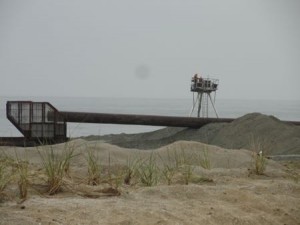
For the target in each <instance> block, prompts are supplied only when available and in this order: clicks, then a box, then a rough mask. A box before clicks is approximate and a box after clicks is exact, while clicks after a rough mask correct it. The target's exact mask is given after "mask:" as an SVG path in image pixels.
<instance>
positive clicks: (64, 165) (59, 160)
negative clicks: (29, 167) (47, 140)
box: [38, 146, 75, 195]
mask: <svg viewBox="0 0 300 225" xmlns="http://www.w3.org/2000/svg"><path fill="white" fill-rule="evenodd" d="M38 152H39V155H40V157H41V159H42V165H43V168H44V170H45V174H46V176H47V185H48V190H47V192H48V194H49V195H53V194H56V193H57V192H59V191H60V190H61V187H62V184H63V177H64V175H65V174H66V172H67V171H68V170H69V165H70V161H71V159H72V158H73V157H74V156H75V155H74V148H68V147H66V148H65V149H64V150H63V152H62V153H55V152H54V150H53V147H52V146H49V148H48V149H46V150H45V151H41V150H38Z"/></svg>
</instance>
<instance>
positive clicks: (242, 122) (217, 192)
mask: <svg viewBox="0 0 300 225" xmlns="http://www.w3.org/2000/svg"><path fill="white" fill-rule="evenodd" d="M298 131H299V127H297V126H295V125H290V124H284V123H282V122H281V121H279V120H278V119H276V118H274V117H270V116H265V115H262V114H249V115H246V116H244V117H242V118H239V119H237V120H235V121H233V122H232V123H229V124H209V125H207V126H205V127H203V128H201V129H198V130H190V129H184V128H165V129H161V130H158V131H154V132H149V133H142V134H133V135H127V134H120V135H107V136H102V137H99V136H98V137H96V136H95V137H85V138H84V139H80V138H79V139H73V140H71V141H69V142H68V143H63V144H57V145H49V146H47V145H45V146H39V147H27V148H24V147H5V146H2V147H0V156H1V157H0V159H1V168H0V174H1V176H0V178H1V179H0V184H1V183H2V184H1V185H2V188H1V189H2V190H1V189H0V190H1V191H0V199H1V201H0V224H3V225H4V224H20V225H21V224H22V225H23V224H123V225H125V224H128V225H129V224H172V225H173V224H188V225H190V224H230V225H231V224H270V225H271V224H272V225H274V224H278V225H279V224H280V225H284V224H286V225H291V224H300V222H299V221H300V183H299V178H300V161H299V159H297V157H295V156H297V155H299V147H300V146H299V145H298V142H299V140H300V139H299V138H298V136H299V133H298ZM203 137H206V139H204V138H203ZM255 137H259V138H255ZM283 137H284V138H283ZM205 140H206V141H205ZM205 142H206V143H205ZM229 146H232V147H231V148H230V147H229ZM290 153H293V155H292V156H291V154H290ZM68 154H70V155H71V157H69V158H67V157H66V156H68ZM274 156H277V157H275V158H276V160H277V161H274V160H272V159H275V158H274ZM283 156H288V157H287V158H285V157H283ZM64 157H65V158H64ZM67 159H68V160H67ZM283 159H285V160H283ZM287 159H288V160H287ZM49 160H50V161H49ZM91 160H94V161H91ZM278 160H279V161H278ZM46 162H47V163H49V162H51V166H49V165H50V164H48V166H45V165H46ZM65 162H67V163H65ZM49 167H51V168H52V167H53V168H54V169H56V170H57V171H60V172H57V171H56V172H53V174H58V175H56V176H54V177H60V179H59V180H60V182H59V188H57V189H55V190H56V191H54V192H53V190H54V189H53V188H50V187H51V182H50V180H51V179H50V175H49V171H48V170H49ZM20 168H26V170H25V171H26V173H25V174H26V175H25V176H23V177H25V179H23V180H22V179H21V176H20V174H22V173H21V172H20V171H24V170H21V169H20ZM97 168H98V170H97ZM47 169H48V170H47ZM59 169H61V170H59ZM47 171H48V173H47ZM53 171H54V170H53ZM93 171H94V172H93ZM5 177H8V178H9V181H8V182H6V185H3V183H4V182H5ZM21 184H25V185H23V186H21ZM1 185H0V187H1ZM20 187H23V188H22V189H20ZM20 190H23V192H22V193H23V197H21V196H20V193H21V191H20ZM24 190H27V192H25V191H24ZM24 193H26V195H25V194H24Z"/></svg>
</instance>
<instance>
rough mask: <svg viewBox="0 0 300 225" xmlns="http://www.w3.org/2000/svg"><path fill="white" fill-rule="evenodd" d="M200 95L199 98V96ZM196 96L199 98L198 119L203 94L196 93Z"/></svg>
mask: <svg viewBox="0 0 300 225" xmlns="http://www.w3.org/2000/svg"><path fill="white" fill-rule="evenodd" d="M199 95H200V96H199ZM198 96H199V105H198V114H197V115H198V118H199V117H200V111H201V104H202V96H203V93H202V92H201V93H198Z"/></svg>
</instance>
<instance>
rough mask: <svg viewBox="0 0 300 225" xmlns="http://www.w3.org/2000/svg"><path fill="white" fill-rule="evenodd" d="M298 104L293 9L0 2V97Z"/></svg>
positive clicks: (190, 2) (282, 0)
mask: <svg viewBox="0 0 300 225" xmlns="http://www.w3.org/2000/svg"><path fill="white" fill-rule="evenodd" d="M194 73H199V74H203V75H204V76H210V77H214V78H218V79H219V80H220V89H219V91H218V94H217V95H218V97H219V98H240V99H278V98H279V99H294V100H300V1H299V0H226V1H225V0H219V1H216V0H119V1H116V0H109V1H108V0H107V1H104V0H94V1H92V0H89V1H87V0H56V1H55V0H19V1H17V0H0V77H1V82H0V96H11V95H14V96H87V97H89V96H91V97H147V98H160V97H162V98H172V97H174V98H188V97H190V96H191V93H190V92H189V86H190V78H191V77H192V76H193V74H194Z"/></svg>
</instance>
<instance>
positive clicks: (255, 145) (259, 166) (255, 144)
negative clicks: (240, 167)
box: [250, 137, 269, 175]
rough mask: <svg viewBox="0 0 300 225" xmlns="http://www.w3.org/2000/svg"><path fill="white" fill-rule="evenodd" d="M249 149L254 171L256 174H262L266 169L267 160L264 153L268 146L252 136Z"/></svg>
mask: <svg viewBox="0 0 300 225" xmlns="http://www.w3.org/2000/svg"><path fill="white" fill-rule="evenodd" d="M250 149H251V150H252V164H253V167H254V172H255V173H256V174H257V175H263V174H264V173H265V171H266V166H267V162H268V161H267V157H266V155H267V153H268V150H269V148H268V147H267V145H266V144H265V143H264V142H263V141H261V140H259V139H257V138H254V137H252V139H251V142H250Z"/></svg>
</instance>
